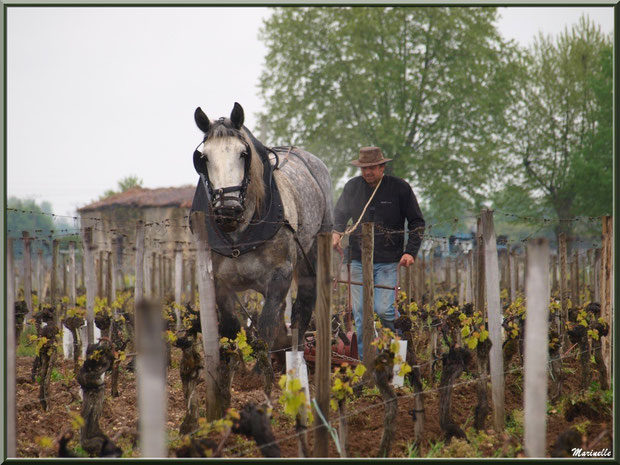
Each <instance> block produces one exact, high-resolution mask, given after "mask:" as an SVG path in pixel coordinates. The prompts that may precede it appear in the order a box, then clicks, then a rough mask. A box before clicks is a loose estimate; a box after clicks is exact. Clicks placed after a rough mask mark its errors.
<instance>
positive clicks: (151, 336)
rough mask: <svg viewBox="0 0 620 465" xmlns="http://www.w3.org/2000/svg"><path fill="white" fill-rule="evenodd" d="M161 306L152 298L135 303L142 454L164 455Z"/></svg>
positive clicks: (137, 381)
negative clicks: (152, 300) (150, 300)
mask: <svg viewBox="0 0 620 465" xmlns="http://www.w3.org/2000/svg"><path fill="white" fill-rule="evenodd" d="M163 332H164V321H163V316H162V311H161V308H160V307H159V306H158V305H156V304H155V303H154V302H149V301H146V300H142V299H141V300H139V301H138V303H137V304H136V348H137V359H136V371H137V378H136V384H137V389H136V391H137V397H138V413H139V415H138V422H139V431H140V452H141V456H142V457H147V458H152V457H160V458H165V457H167V456H168V451H167V448H166V443H167V441H166V420H167V408H166V403H167V402H166V401H167V394H166V348H165V344H164V339H163Z"/></svg>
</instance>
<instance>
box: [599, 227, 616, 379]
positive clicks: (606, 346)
mask: <svg viewBox="0 0 620 465" xmlns="http://www.w3.org/2000/svg"><path fill="white" fill-rule="evenodd" d="M612 219H613V218H612V217H611V216H604V217H603V241H604V244H605V247H604V248H603V252H604V261H603V265H604V268H603V270H602V271H603V272H602V273H601V275H602V276H601V282H602V284H603V291H602V292H601V316H602V317H603V318H605V321H606V322H607V323H608V324H609V334H608V335H607V337H606V338H604V339H603V342H602V344H603V347H602V352H603V362H604V363H605V368H606V369H607V382H608V385H609V386H611V371H612V367H613V355H612V350H611V348H612V347H613V330H612V328H613V320H614V316H613V311H612V303H611V296H612V293H613V288H612V282H613V276H612V263H613V222H612Z"/></svg>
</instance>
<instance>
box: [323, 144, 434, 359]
mask: <svg viewBox="0 0 620 465" xmlns="http://www.w3.org/2000/svg"><path fill="white" fill-rule="evenodd" d="M391 160H392V159H391V158H384V157H383V153H382V152H381V149H380V148H379V147H362V148H361V149H360V153H359V158H358V159H357V160H354V161H352V162H351V164H352V165H354V166H358V167H359V168H360V169H361V174H362V175H361V176H357V177H355V178H353V179H351V180H349V182H347V184H346V185H345V186H344V190H343V191H342V195H341V196H340V199H338V202H337V203H336V208H335V212H334V231H333V234H332V240H333V246H334V248H335V249H336V250H338V251H339V252H340V253H343V251H342V246H341V244H340V241H341V239H342V236H343V235H344V232H345V227H346V225H347V222H348V221H349V219H352V221H353V226H352V227H351V228H350V230H347V231H346V232H347V234H349V233H350V234H351V236H350V239H349V250H350V259H351V280H352V281H357V282H362V263H361V229H362V228H361V226H360V225H361V224H362V223H366V222H374V224H375V244H374V255H373V257H374V259H373V275H374V281H375V284H381V285H384V286H388V287H390V288H392V289H393V288H394V287H396V283H397V279H398V277H397V269H398V265H399V264H400V265H401V266H407V267H408V266H410V265H411V264H413V262H414V260H415V257H416V255H417V253H418V250H419V248H420V245H421V243H422V234H423V232H424V225H425V223H424V218H423V217H422V212H421V211H420V207H419V206H418V201H417V199H416V197H415V194H414V193H413V190H412V189H411V186H409V184H408V183H407V181H405V180H403V179H400V178H397V177H395V176H390V175H386V174H384V171H385V164H386V163H387V162H388V161H391ZM373 195H374V196H373ZM369 200H370V202H369ZM364 210H365V211H364ZM360 217H361V218H360ZM405 220H407V223H408V229H409V237H408V240H407V244H406V246H405V244H404V242H405V241H404V237H405V235H404V229H405ZM356 224H357V227H355V228H353V227H354V226H355V225H356ZM403 246H405V247H404V249H403ZM362 293H363V292H362V286H359V285H353V286H351V297H352V306H353V317H354V318H355V328H356V330H357V332H358V337H357V341H358V343H357V344H358V354H359V357H360V360H361V358H362V354H363V338H362V334H361V328H362V313H363V310H362V306H363V303H362ZM374 308H375V312H377V314H378V315H379V318H380V320H381V324H382V325H383V326H384V327H388V328H390V329H391V330H394V318H395V314H396V312H395V308H394V291H393V290H388V289H381V288H375V302H374Z"/></svg>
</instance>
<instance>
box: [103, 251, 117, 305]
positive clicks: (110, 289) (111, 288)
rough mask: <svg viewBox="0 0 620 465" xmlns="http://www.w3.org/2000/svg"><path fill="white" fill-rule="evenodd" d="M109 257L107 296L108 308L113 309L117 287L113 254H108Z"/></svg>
mask: <svg viewBox="0 0 620 465" xmlns="http://www.w3.org/2000/svg"><path fill="white" fill-rule="evenodd" d="M106 255H107V258H108V260H107V262H108V263H107V267H106V279H105V280H106V284H107V285H106V296H107V299H108V306H110V307H112V303H113V302H114V300H115V299H116V286H115V285H114V279H113V276H114V273H113V271H112V270H113V266H112V252H106Z"/></svg>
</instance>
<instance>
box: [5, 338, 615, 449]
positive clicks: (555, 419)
mask: <svg viewBox="0 0 620 465" xmlns="http://www.w3.org/2000/svg"><path fill="white" fill-rule="evenodd" d="M179 360H180V350H178V349H173V368H170V369H169V370H168V378H167V384H168V393H169V396H168V428H169V439H170V440H172V441H173V442H174V440H176V439H178V427H179V425H180V424H181V421H182V419H183V415H184V400H183V393H182V389H181V381H180V376H179V369H178V361H179ZM31 365H32V358H30V357H18V360H17V376H18V385H17V395H16V396H17V399H16V401H17V428H18V431H17V440H18V444H17V451H18V456H19V457H53V456H55V450H56V445H55V443H54V444H52V445H51V446H49V445H48V444H45V440H43V441H42V440H41V438H46V437H47V438H52V439H56V438H57V437H58V435H59V434H60V433H61V432H62V431H64V430H66V429H71V420H72V417H71V414H70V412H71V413H79V412H80V407H81V401H80V397H79V386H78V384H77V382H76V381H75V378H71V375H72V362H71V361H64V360H61V361H59V362H57V364H56V370H57V372H58V373H59V374H60V375H62V376H61V377H60V379H56V380H52V382H51V388H50V399H49V405H50V408H49V411H47V412H43V411H42V409H41V406H40V405H39V402H38V384H36V383H34V384H33V383H30V381H29V374H30V369H31ZM571 367H572V368H577V364H576V363H571ZM577 369H578V368H577ZM63 377H64V379H65V380H63ZM67 377H68V379H69V380H68V381H66V379H67ZM278 377H279V374H277V376H276V378H278ZM567 378H568V379H567V381H566V384H565V388H564V390H563V392H564V393H567V392H570V393H573V394H576V393H578V392H579V391H580V390H579V387H578V379H579V377H578V376H570V375H569V376H568V377H567ZM109 382H110V377H109V375H106V393H107V394H106V400H105V404H104V408H103V414H102V418H101V421H100V425H101V428H102V429H103V431H104V432H105V433H106V434H107V435H108V436H110V437H114V436H115V435H116V436H117V437H118V439H117V444H118V445H119V447H121V448H122V449H123V452H124V455H123V456H124V457H138V456H139V455H138V454H139V451H138V450H137V413H138V412H137V402H136V392H135V376H134V374H133V373H130V372H128V371H126V370H124V369H121V373H120V376H119V391H120V397H118V398H116V399H114V398H112V397H111V396H110V394H109V393H110V386H109ZM310 383H311V384H312V373H311V374H310ZM458 383H467V384H463V385H461V386H456V387H455V388H454V390H453V397H452V402H453V404H452V405H453V408H452V411H453V417H454V420H455V422H456V423H457V424H459V425H460V426H461V427H462V428H463V430H465V432H466V433H467V436H468V438H469V439H470V441H471V444H469V445H468V444H466V443H464V444H460V443H459V442H458V441H454V440H453V442H452V444H451V445H450V446H447V445H443V446H441V447H435V450H436V452H435V453H436V454H438V455H435V456H452V457H458V456H465V455H468V454H473V455H481V456H486V457H493V456H495V454H500V456H506V455H508V456H513V457H514V456H515V455H516V456H519V455H520V453H519V452H518V451H515V447H514V446H518V445H519V444H522V442H523V438H522V434H523V433H522V429H521V431H520V432H515V431H514V429H513V430H511V431H509V432H505V433H503V434H495V433H493V431H492V430H491V428H492V423H491V421H492V420H491V416H490V415H489V417H488V418H487V423H486V424H487V428H488V430H487V431H486V432H485V433H486V435H484V437H482V439H480V437H481V436H479V435H476V433H475V432H474V430H473V428H472V424H473V412H474V408H475V406H476V384H475V380H474V379H473V378H472V377H471V376H469V377H467V375H465V376H463V377H461V378H460V379H459V380H458ZM521 383H522V378H521V377H520V374H519V373H514V374H508V375H507V377H506V381H505V385H506V390H505V392H506V398H505V405H506V414H507V415H509V414H511V413H512V412H513V410H515V409H522V392H521V389H520V388H519V385H520V384H521ZM67 385H68V387H67ZM434 387H435V388H436V386H434ZM197 389H198V392H199V394H200V399H202V402H203V403H204V383H202V384H200V385H199V386H198V388H197ZM429 389H431V390H430V392H429V393H427V394H426V395H425V399H424V404H425V408H426V424H425V433H424V438H425V439H424V440H423V441H422V443H421V444H420V446H419V451H418V453H417V456H418V457H426V456H427V455H428V454H429V453H431V451H433V445H434V444H436V443H437V442H438V441H443V433H442V431H441V428H440V427H439V408H438V398H439V396H438V393H437V391H433V390H432V389H433V387H431V388H429ZM279 395H280V390H279V387H278V386H277V383H276V384H275V385H274V391H273V392H272V396H271V402H272V405H273V418H272V427H273V429H274V434H275V436H276V440H278V441H279V445H280V448H281V451H282V457H297V454H298V446H297V440H296V437H295V436H294V433H295V429H294V424H293V421H292V420H291V419H290V418H289V417H288V416H286V415H285V414H283V412H282V407H281V406H280V405H279V403H278V401H277V398H278V397H279ZM398 395H399V399H398V416H397V418H396V428H395V430H396V434H395V438H394V440H393V443H392V444H393V447H392V453H391V455H392V456H393V457H408V456H409V448H410V446H411V445H412V443H413V439H412V437H413V420H412V417H411V416H410V415H409V414H408V413H407V412H408V411H409V410H411V409H412V408H414V405H413V396H412V393H411V391H410V390H409V388H404V389H401V390H399V391H398ZM489 396H490V389H489ZM232 398H233V407H236V408H238V409H241V408H242V407H243V405H244V404H245V403H247V402H250V401H251V402H255V403H261V402H263V401H264V400H265V397H264V395H263V393H262V390H261V389H260V384H259V383H257V380H256V378H255V377H254V376H252V375H251V374H250V373H241V372H238V373H237V374H236V375H235V379H234V382H233V393H232ZM490 401H491V399H489V402H490ZM491 405H492V404H491ZM202 410H203V409H202ZM347 412H349V413H352V415H351V416H350V417H349V443H348V450H347V454H348V456H349V457H374V456H376V454H377V451H378V449H379V443H380V440H381V434H382V431H383V408H382V399H381V396H380V395H379V394H378V391H376V390H370V391H367V393H366V394H365V395H363V396H361V397H358V398H356V399H354V400H353V401H352V402H350V403H349V404H347ZM354 412H357V413H354ZM201 413H203V412H202V411H201ZM330 420H331V421H333V423H332V424H333V425H337V424H338V419H337V416H336V414H335V412H330ZM575 424H581V425H582V429H584V430H585V432H586V436H587V440H586V444H589V443H591V442H592V441H593V440H594V439H595V438H596V437H597V436H599V434H600V433H601V432H602V431H604V430H608V431H609V432H610V435H607V436H606V437H605V438H603V439H602V440H600V442H599V443H598V444H597V445H596V449H602V448H608V449H609V450H612V439H611V437H610V436H611V430H612V418H611V416H610V415H606V416H603V417H601V418H600V419H599V420H598V421H593V420H590V422H589V423H584V418H581V417H578V418H576V419H575V420H574V421H573V422H572V423H570V422H568V421H566V420H565V419H564V416H563V412H562V411H561V409H560V408H558V409H557V410H556V411H555V412H554V411H552V412H551V413H550V414H549V415H548V417H547V448H548V452H549V451H550V449H551V447H552V446H553V443H554V442H555V439H556V438H557V436H558V435H559V434H560V433H562V432H563V431H565V430H566V429H567V428H569V427H571V426H572V425H575ZM76 436H77V435H76ZM308 438H309V443H310V447H312V442H313V434H312V432H309V434H308ZM77 443H78V440H77V437H76V438H74V439H73V440H72V441H71V442H70V443H69V447H70V448H71V447H74V446H75V445H76V444H77ZM474 443H476V444H477V445H476V451H475V452H472V450H473V449H472V446H473V444H474ZM171 455H173V453H172V452H171ZM223 455H224V456H226V457H261V454H260V451H259V449H258V447H257V446H256V445H255V444H254V442H253V441H252V440H251V439H247V438H244V437H240V436H236V435H234V434H233V435H231V436H230V437H229V439H228V440H227V442H226V445H225V450H224V452H223ZM329 455H330V457H338V452H337V449H336V447H335V445H334V443H333V441H332V440H331V439H330V446H329Z"/></svg>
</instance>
